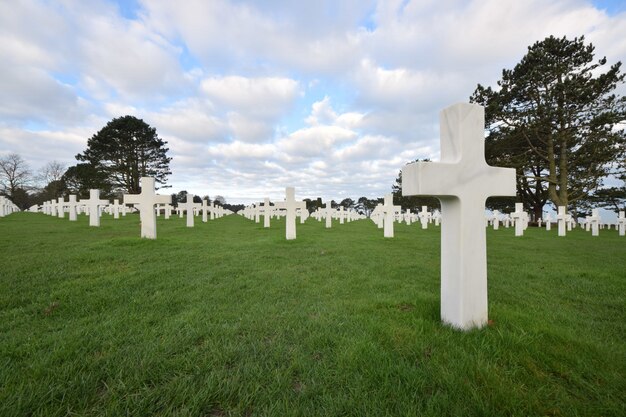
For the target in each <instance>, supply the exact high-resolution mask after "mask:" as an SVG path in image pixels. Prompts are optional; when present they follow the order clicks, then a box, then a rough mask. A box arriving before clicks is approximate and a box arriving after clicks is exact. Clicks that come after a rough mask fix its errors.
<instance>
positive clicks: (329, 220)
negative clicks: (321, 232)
mask: <svg viewBox="0 0 626 417" xmlns="http://www.w3.org/2000/svg"><path fill="white" fill-rule="evenodd" d="M324 216H325V217H326V228H327V229H330V228H331V227H332V225H333V206H332V204H331V202H330V201H328V202H326V208H325V209H324Z"/></svg>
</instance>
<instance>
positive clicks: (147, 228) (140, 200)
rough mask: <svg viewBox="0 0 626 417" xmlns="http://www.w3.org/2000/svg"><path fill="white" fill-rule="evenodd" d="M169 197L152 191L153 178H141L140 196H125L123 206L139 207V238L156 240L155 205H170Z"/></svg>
mask: <svg viewBox="0 0 626 417" xmlns="http://www.w3.org/2000/svg"><path fill="white" fill-rule="evenodd" d="M171 202H172V196H171V195H158V194H156V192H155V190H154V178H152V177H141V194H125V195H124V204H138V205H139V219H140V220H141V237H142V238H144V237H145V238H146V239H156V238H157V229H156V214H155V212H154V206H155V205H156V204H170V203H171Z"/></svg>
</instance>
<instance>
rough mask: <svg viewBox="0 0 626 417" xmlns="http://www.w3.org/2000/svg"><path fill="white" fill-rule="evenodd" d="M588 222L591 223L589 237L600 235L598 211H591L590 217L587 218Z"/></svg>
mask: <svg viewBox="0 0 626 417" xmlns="http://www.w3.org/2000/svg"><path fill="white" fill-rule="evenodd" d="M589 222H590V223H591V236H599V235H600V214H599V212H598V209H592V210H591V217H589Z"/></svg>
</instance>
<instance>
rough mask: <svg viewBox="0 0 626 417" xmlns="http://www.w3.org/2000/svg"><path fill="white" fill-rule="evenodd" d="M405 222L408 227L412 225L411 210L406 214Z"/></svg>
mask: <svg viewBox="0 0 626 417" xmlns="http://www.w3.org/2000/svg"><path fill="white" fill-rule="evenodd" d="M404 221H405V222H406V224H407V225H409V226H410V225H411V210H410V209H407V210H406V213H404Z"/></svg>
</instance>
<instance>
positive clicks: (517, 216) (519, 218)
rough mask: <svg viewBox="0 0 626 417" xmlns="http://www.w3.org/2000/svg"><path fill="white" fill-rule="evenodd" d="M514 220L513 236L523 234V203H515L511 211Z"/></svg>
mask: <svg viewBox="0 0 626 417" xmlns="http://www.w3.org/2000/svg"><path fill="white" fill-rule="evenodd" d="M511 219H513V221H514V222H515V236H524V204H523V203H515V211H514V212H513V213H511Z"/></svg>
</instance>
